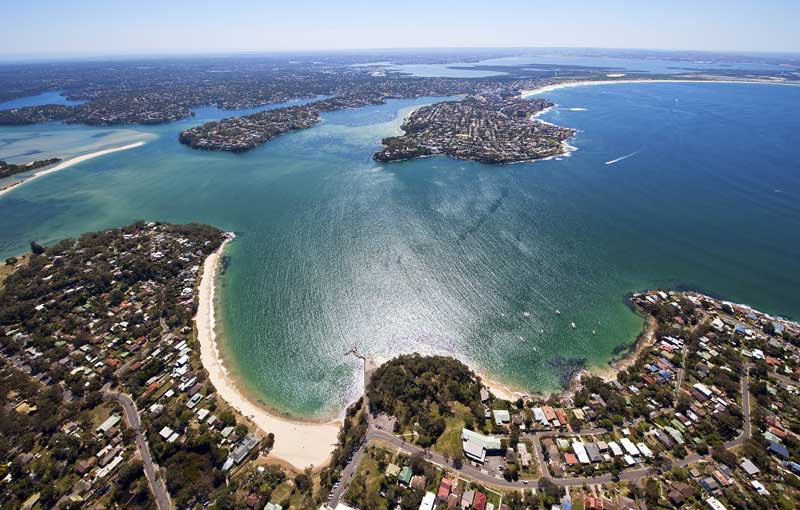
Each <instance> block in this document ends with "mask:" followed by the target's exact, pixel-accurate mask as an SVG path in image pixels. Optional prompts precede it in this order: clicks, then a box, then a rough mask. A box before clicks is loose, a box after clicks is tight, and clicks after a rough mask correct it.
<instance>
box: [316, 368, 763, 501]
mask: <svg viewBox="0 0 800 510" xmlns="http://www.w3.org/2000/svg"><path fill="white" fill-rule="evenodd" d="M684 359H685V353H684ZM752 366H753V364H752V363H747V364H745V365H744V366H743V367H742V369H743V372H744V373H743V377H742V415H743V416H742V417H743V422H744V423H743V427H742V433H741V434H740V435H739V437H738V438H736V439H733V440H731V441H728V442H727V443H725V445H724V446H725V448H726V449H731V448H735V447H737V446H741V445H742V444H744V440H745V439H749V438H750V437H751V425H750V368H752ZM683 372H684V370H682V371H681V375H683ZM681 379H682V377H681ZM681 382H682V381H681ZM677 387H678V388H680V387H681V386H680V385H678V386H677ZM365 402H366V400H365ZM605 432H606V430H605V429H586V430H582V431H580V432H558V431H547V432H537V433H533V434H521V437H522V438H525V439H530V440H531V444H532V445H533V451H534V455H535V456H536V460H537V462H538V463H539V466H540V471H541V474H540V476H539V478H535V479H531V480H527V481H523V480H518V481H516V482H513V481H511V482H510V481H508V480H506V479H505V478H503V477H500V476H499V475H498V476H495V475H492V474H489V473H488V472H487V471H483V470H481V469H479V468H476V467H474V466H472V465H469V464H464V465H463V466H462V467H461V469H458V470H456V471H459V472H460V473H461V474H463V475H464V476H465V477H467V478H471V479H473V480H476V481H478V482H481V483H483V484H486V485H494V486H497V487H503V488H507V489H524V488H526V487H529V485H528V484H529V483H530V482H534V483H535V482H537V481H538V480H540V479H541V478H544V479H547V480H549V481H550V482H552V483H553V484H555V485H557V486H560V487H576V486H583V485H597V484H602V483H609V482H612V481H614V479H613V477H612V475H611V474H606V475H602V476H594V477H581V478H559V477H554V476H552V474H551V473H550V469H549V464H548V463H547V462H546V461H545V458H544V454H543V452H542V446H541V440H542V439H544V438H546V437H577V436H589V435H595V434H603V433H605ZM370 441H382V442H384V443H388V444H390V445H392V446H394V447H396V448H399V449H400V450H402V451H403V452H405V453H407V454H412V455H413V454H415V453H421V454H422V455H423V456H424V457H425V459H426V460H427V461H428V462H431V463H433V464H436V465H438V466H440V467H443V468H447V469H455V468H454V467H453V465H452V463H450V462H448V461H447V460H445V458H444V457H443V456H442V455H440V454H438V453H436V452H432V451H430V450H425V449H423V448H420V447H419V446H416V445H413V444H410V443H407V442H405V441H404V440H403V439H401V438H399V437H397V436H395V435H394V434H392V433H389V432H387V431H385V430H380V429H377V428H376V427H375V426H374V424H373V423H372V415H369V426H368V429H367V435H366V441H365V443H368V442H370ZM364 455H365V451H364V446H363V445H362V446H361V447H360V448H359V449H358V451H357V452H356V454H355V455H354V456H353V459H352V460H351V461H350V462H349V463H348V464H347V466H346V467H345V469H344V471H343V472H342V476H341V478H340V485H339V487H338V488H337V489H336V490H335V491H333V494H334V495H333V497H332V499H331V503H330V504H329V505H330V506H331V508H333V507H335V506H336V504H337V503H339V501H340V499H341V498H342V496H344V494H345V493H346V492H347V489H348V487H349V486H350V482H351V481H352V479H353V476H354V475H355V473H356V471H358V466H359V465H360V464H361V461H362V460H363V459H364ZM703 458H704V456H703V455H700V454H697V453H695V454H692V455H688V456H686V457H685V458H683V459H680V460H677V459H676V460H672V461H670V464H669V467H670V468H675V467H686V466H688V465H689V464H694V463H695V462H699V461H701V460H703ZM656 473H657V468H654V467H643V468H637V469H629V470H625V471H622V472H621V473H620V475H619V479H620V480H624V481H627V482H633V483H636V484H640V483H641V480H642V479H643V478H645V477H647V476H652V475H654V474H656Z"/></svg>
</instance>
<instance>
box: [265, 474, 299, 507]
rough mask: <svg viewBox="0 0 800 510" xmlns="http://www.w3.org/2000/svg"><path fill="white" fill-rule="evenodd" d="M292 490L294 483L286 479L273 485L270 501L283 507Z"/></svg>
mask: <svg viewBox="0 0 800 510" xmlns="http://www.w3.org/2000/svg"><path fill="white" fill-rule="evenodd" d="M293 491H294V485H293V484H292V482H290V481H288V480H287V481H285V482H283V483H282V484H280V485H278V486H277V487H275V490H274V491H272V497H271V498H270V501H271V502H272V503H276V504H278V505H281V506H284V507H285V506H286V505H287V503H288V502H289V498H291V496H292V492H293Z"/></svg>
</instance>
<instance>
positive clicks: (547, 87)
mask: <svg viewBox="0 0 800 510" xmlns="http://www.w3.org/2000/svg"><path fill="white" fill-rule="evenodd" d="M617 83H734V84H736V83H738V84H753V85H786V86H795V87H797V86H800V82H798V81H788V82H787V81H774V80H730V79H724V80H716V79H698V80H690V79H679V78H676V79H668V78H665V79H658V78H657V79H653V80H648V79H646V78H641V79H640V78H636V79H627V80H626V79H621V80H577V81H564V82H561V83H553V84H550V85H542V86H541V87H536V88H535V89H530V90H522V91H520V97H523V98H526V97H531V96H534V95H539V94H544V93H547V92H552V91H554V90H558V89H567V88H573V87H585V86H589V85H614V84H617Z"/></svg>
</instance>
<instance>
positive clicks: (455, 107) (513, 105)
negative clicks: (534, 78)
mask: <svg viewBox="0 0 800 510" xmlns="http://www.w3.org/2000/svg"><path fill="white" fill-rule="evenodd" d="M552 106H553V103H550V102H548V101H546V100H544V99H531V100H528V99H521V98H517V97H512V98H504V97H500V96H469V97H467V98H466V99H464V100H462V101H446V102H442V103H436V104H433V105H430V106H424V107H422V108H419V109H417V110H415V111H414V112H413V113H412V114H411V116H410V117H409V118H408V119H406V120H405V122H403V125H402V129H403V131H405V134H404V135H402V136H393V137H389V138H384V139H383V142H382V143H383V146H384V148H383V150H381V151H380V152H377V153H375V155H374V156H373V157H374V158H375V159H376V160H378V161H382V162H389V161H402V160H406V159H412V158H418V157H424V156H432V155H436V154H444V155H446V156H450V157H451V158H456V159H469V160H473V161H479V162H481V163H489V164H502V163H517V162H521V161H533V160H536V159H542V158H547V157H551V156H555V155H557V154H562V153H564V152H565V150H566V147H565V143H564V142H565V141H566V140H567V139H568V138H570V137H571V136H573V135H574V134H575V130H574V129H568V128H562V127H559V126H555V125H553V124H549V123H546V122H541V121H538V120H536V119H535V116H536V115H537V114H539V113H541V112H543V111H544V110H545V109H547V108H550V107H552Z"/></svg>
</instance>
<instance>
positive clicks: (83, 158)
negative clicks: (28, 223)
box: [0, 142, 144, 195]
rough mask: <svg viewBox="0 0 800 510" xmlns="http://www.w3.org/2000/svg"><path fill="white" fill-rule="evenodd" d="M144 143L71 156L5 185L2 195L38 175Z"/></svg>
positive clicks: (0, 193)
mask: <svg viewBox="0 0 800 510" xmlns="http://www.w3.org/2000/svg"><path fill="white" fill-rule="evenodd" d="M142 145H144V142H134V143H131V144H128V145H123V146H121V147H113V148H111V149H104V150H101V151H97V152H90V153H89V154H84V155H82V156H76V157H74V158H70V159H68V160H66V161H62V162H61V163H59V164H57V165H56V166H54V167H53V168H48V169H46V170H40V171H38V172H36V173H35V174H33V175H31V176H30V177H26V178H25V179H22V180H21V181H19V182H16V183H14V184H10V185H8V186H7V187H5V188H3V189H2V190H0V195H3V194H5V193H8V192H9V191H11V190H14V189H17V188H19V187H20V186H22V185H23V184H25V183H26V182H31V181H32V180H34V179H36V178H38V177H42V176H43V175H47V174H52V173H53V172H58V171H59V170H64V169H65V168H69V167H71V166H73V165H77V164H78V163H82V162H84V161H87V160H89V159H94V158H98V157H100V156H105V155H106V154H111V153H112V152H119V151H124V150H128V149H133V148H136V147H141V146H142Z"/></svg>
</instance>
